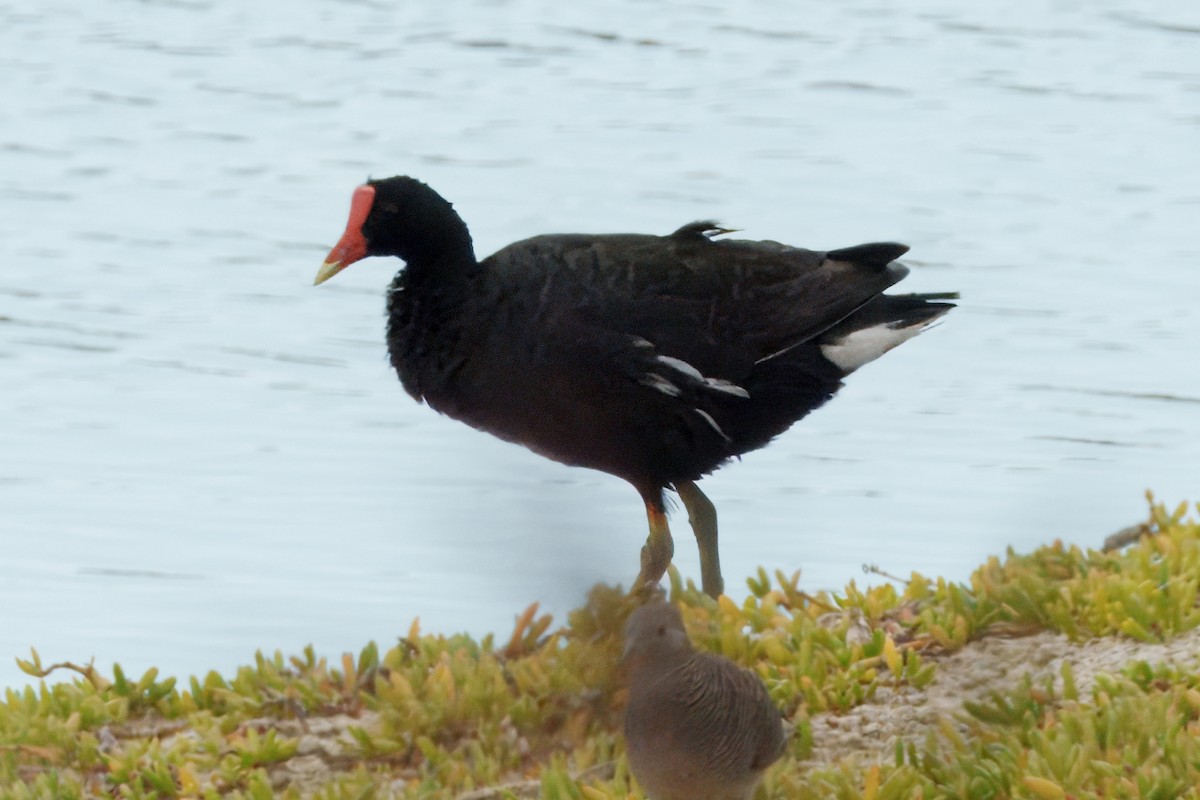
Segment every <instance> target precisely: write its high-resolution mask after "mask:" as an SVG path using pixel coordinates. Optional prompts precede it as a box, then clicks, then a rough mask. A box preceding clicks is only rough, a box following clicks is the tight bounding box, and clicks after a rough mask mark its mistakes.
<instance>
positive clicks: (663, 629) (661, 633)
mask: <svg viewBox="0 0 1200 800" xmlns="http://www.w3.org/2000/svg"><path fill="white" fill-rule="evenodd" d="M658 635H659V636H666V635H667V626H666V625H663V626H662V627H660V628H659V629H658Z"/></svg>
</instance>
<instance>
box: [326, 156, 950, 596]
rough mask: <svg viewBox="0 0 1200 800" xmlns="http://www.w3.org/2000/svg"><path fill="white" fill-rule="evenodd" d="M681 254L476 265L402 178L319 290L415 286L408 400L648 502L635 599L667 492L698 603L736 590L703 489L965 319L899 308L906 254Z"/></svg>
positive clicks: (407, 327) (684, 233)
mask: <svg viewBox="0 0 1200 800" xmlns="http://www.w3.org/2000/svg"><path fill="white" fill-rule="evenodd" d="M727 232H728V231H726V230H724V229H722V228H720V227H718V226H717V225H716V224H715V223H712V222H695V223H692V224H690V225H685V226H683V227H682V228H680V229H679V230H677V231H675V232H674V233H672V234H670V235H669V236H648V235H642V234H604V235H595V234H561V235H550V236H535V237H533V238H532V239H525V240H524V241H520V242H516V243H515V244H510V245H509V246H507V247H505V248H502V249H501V250H499V251H498V252H496V253H494V254H493V255H491V256H489V257H487V258H485V259H483V260H482V261H478V260H476V257H475V250H474V247H473V245H472V243H471V235H470V233H468V231H467V226H466V224H465V223H464V222H463V221H462V219H461V218H460V217H459V216H458V214H457V213H455V211H454V209H453V208H452V207H451V206H450V203H448V202H446V201H445V200H444V199H443V198H442V197H441V196H440V195H438V194H437V192H435V191H433V189H430V188H429V187H428V186H426V185H425V184H423V183H421V182H420V181H417V180H414V179H413V178H407V177H396V178H387V179H386V180H378V181H369V182H368V183H367V184H366V185H364V186H360V187H358V189H356V190H355V192H354V197H353V200H352V201H351V206H350V220H349V223H348V224H347V226H346V231H345V233H344V234H342V238H341V241H339V242H338V244H337V246H335V247H334V248H333V250H332V251H331V252H330V253H329V257H328V258H327V260H326V262H325V265H324V266H323V267H322V268H321V270H320V272H318V273H317V279H316V282H317V283H321V282H323V281H325V280H328V279H329V278H331V277H333V276H334V275H336V274H337V273H338V272H340V271H341V270H343V269H345V268H346V267H347V266H349V265H350V264H352V263H354V262H356V261H358V260H360V259H363V258H366V257H368V256H397V257H399V258H401V259H403V260H404V262H405V263H406V266H405V268H404V269H403V270H401V271H400V272H399V273H398V274H397V275H396V278H395V280H394V281H392V286H391V290H390V291H389V292H388V326H387V344H388V353H389V354H390V355H391V361H392V366H393V367H395V369H396V372H397V373H398V374H399V376H400V382H401V383H402V384H403V385H404V388H405V390H407V391H408V393H409V394H410V395H412V397H413V398H415V399H416V400H418V401H422V400H423V401H424V402H426V403H428V404H429V405H430V406H431V407H432V408H434V409H436V410H437V411H439V412H441V413H443V414H446V415H447V416H450V417H453V418H454V419H457V420H460V421H462V422H465V423H467V424H468V425H471V426H473V427H475V428H478V429H480V430H483V431H487V432H488V433H491V434H492V435H493V436H497V437H499V438H501V439H504V440H505V441H509V442H515V443H517V444H521V445H524V446H526V447H528V448H529V449H531V450H533V451H534V452H537V453H540V454H541V455H544V456H546V457H548V458H552V459H554V460H556V461H560V462H562V463H564V464H570V465H574V466H582V467H590V468H592V469H598V470H602V471H604V472H607V473H609V474H612V475H616V476H618V477H620V478H624V479H625V480H627V481H629V483H631V484H632V485H633V486H634V488H636V489H637V490H638V492H639V493H640V494H641V496H642V501H643V502H644V503H645V506H646V515H647V518H648V519H649V522H650V535H649V537H648V538H647V540H646V546H645V547H643V548H642V561H641V567H642V569H641V572H640V574H639V575H638V578H637V586H638V588H641V587H643V586H646V585H647V584H657V583H658V582H659V580H661V579H662V576H663V573H664V572H666V569H667V566H668V565H669V564H670V563H671V557H672V555H673V553H674V545H673V544H672V541H671V532H670V529H669V528H668V527H667V516H666V505H665V498H664V496H663V492H664V490H665V489H668V488H670V489H674V490H675V491H677V492H678V493H679V498H680V499H681V500H682V501H683V505H684V507H686V508H687V512H688V519H689V521H690V522H691V524H692V529H693V530H694V531H695V534H696V541H697V544H698V545H699V548H700V568H701V577H702V579H703V586H704V591H705V592H707V593H708V594H710V595H712V596H714V597H716V596H717V595H719V594H720V593H721V592H722V590H723V586H724V584H723V581H722V579H721V567H720V562H719V560H718V557H717V512H716V509H715V508H714V507H713V504H712V503H711V502H709V500H708V498H707V497H705V496H704V493H703V492H701V491H700V489H699V488H698V487H697V486H696V481H697V480H699V479H700V477H701V476H703V475H706V474H708V473H709V472H712V471H713V470H715V469H716V468H717V467H719V466H720V465H722V464H724V463H725V462H726V461H728V460H729V459H731V458H735V457H737V456H740V455H742V454H743V453H746V452H749V451H751V450H754V449H757V448H759V447H762V446H764V445H765V444H767V442H769V441H771V439H772V438H774V437H775V436H778V435H779V434H780V433H783V432H784V431H785V430H787V429H788V428H789V427H790V426H791V425H792V423H793V422H795V421H796V420H798V419H800V418H801V417H803V416H804V415H805V414H807V413H808V412H810V411H812V410H813V409H814V408H816V407H818V406H820V405H821V404H822V403H824V402H825V401H827V400H828V399H829V398H830V397H832V396H833V394H834V392H836V391H837V390H838V389H839V388H840V387H841V385H842V379H843V378H844V377H846V376H847V375H849V374H850V373H851V372H853V371H854V370H856V369H858V368H859V367H860V366H862V365H863V364H865V363H867V362H868V361H871V360H872V359H875V358H877V357H879V356H880V355H882V354H883V353H885V352H887V351H888V350H890V349H891V348H893V347H895V346H896V345H898V344H900V343H901V342H903V341H905V340H907V339H910V338H912V337H913V336H915V335H917V333H919V332H920V331H921V330H923V329H924V328H925V327H927V326H928V325H929V324H930V323H931V322H933V320H935V319H936V318H937V317H939V316H941V315H942V314H944V313H946V312H947V311H949V310H950V308H951V307H952V306H951V304H949V303H939V302H931V301H933V300H941V299H946V297H948V295H934V294H924V295H921V294H910V295H886V294H883V290H884V289H886V288H888V287H889V286H891V285H892V284H894V283H896V282H897V281H899V280H900V279H901V278H903V277H904V276H905V275H906V274H908V270H907V268H905V267H903V266H901V265H900V264H897V263H895V259H897V258H899V257H900V256H901V255H902V254H903V253H904V252H905V251H906V250H908V248H907V247H905V246H904V245H902V244H865V245H859V246H858V247H848V248H844V249H841V250H830V251H829V252H817V251H813V250H803V249H801V248H798V247H789V246H787V245H782V244H779V243H778V242H769V241H765V242H755V241H745V240H724V239H722V240H719V241H718V240H715V238H714V237H716V236H717V235H719V234H723V233H727Z"/></svg>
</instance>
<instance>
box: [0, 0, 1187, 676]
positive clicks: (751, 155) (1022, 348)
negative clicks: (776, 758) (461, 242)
mask: <svg viewBox="0 0 1200 800" xmlns="http://www.w3.org/2000/svg"><path fill="white" fill-rule="evenodd" d="M803 6H804V7H803V11H801V10H799V9H800V6H798V5H797V4H795V3H791V2H783V1H782V0H780V1H779V2H764V3H722V4H715V3H714V4H705V3H699V2H695V0H690V1H689V2H669V1H666V0H664V1H662V2H636V3H635V2H633V0H618V2H612V3H603V4H601V3H558V2H546V0H510V1H506V0H464V1H463V2H458V3H441V4H427V3H407V4H395V5H393V4H390V3H386V2H372V1H371V0H356V1H355V2H350V1H349V0H343V1H341V2H335V1H334V0H322V1H321V2H311V3H284V2H281V1H280V0H271V1H269V2H260V3H240V4H239V3H217V2H215V0H162V1H154V0H146V1H144V2H133V0H98V1H97V2H92V3H84V4H80V3H67V2H61V1H60V0H45V2H40V3H37V4H28V3H24V4H17V3H0V45H2V47H0V96H3V97H4V98H5V99H4V102H3V104H2V106H0V248H3V266H2V267H0V537H2V539H0V541H2V543H3V550H2V555H0V608H2V609H3V611H2V612H0V613H2V614H3V619H2V622H0V684H20V683H24V682H25V681H26V678H25V676H24V675H22V674H20V673H19V672H18V671H17V670H16V667H15V665H14V663H13V658H14V657H16V656H25V655H27V654H28V650H29V648H30V647H37V648H38V649H39V651H40V653H41V654H42V657H43V659H44V660H47V661H58V660H67V659H70V660H74V661H86V660H87V659H89V658H93V657H94V658H95V659H96V662H97V664H98V665H99V666H100V667H101V668H103V669H105V670H107V669H110V668H111V664H112V662H114V661H119V662H120V663H121V664H122V666H124V667H125V668H126V670H127V671H129V672H134V673H140V671H141V670H144V669H146V668H147V667H149V666H151V665H156V666H158V667H160V668H161V669H162V670H163V671H164V672H165V673H170V674H179V675H187V674H192V673H196V672H203V671H205V670H207V669H209V668H216V669H220V670H222V671H226V672H228V671H230V670H231V669H232V668H233V667H234V666H236V665H237V664H241V663H246V662H248V661H250V660H251V659H252V657H253V653H254V651H255V649H257V648H263V649H266V650H268V651H270V650H275V649H282V650H283V651H284V652H287V653H291V652H296V651H298V650H299V649H300V648H301V647H303V646H304V645H305V644H306V643H310V642H311V643H313V644H314V645H315V646H316V648H317V650H318V651H319V652H321V653H323V654H326V655H330V656H336V655H337V654H338V653H340V652H341V651H343V650H357V649H358V648H359V647H361V646H362V645H363V644H364V643H365V642H366V641H367V640H369V639H376V640H378V641H380V642H381V643H383V644H384V645H387V644H389V643H390V642H392V641H393V640H394V637H395V636H397V635H399V634H402V633H404V632H405V631H407V630H408V627H409V624H410V622H411V620H412V618H413V617H420V619H421V624H422V627H423V629H424V630H428V631H440V632H446V633H450V632H455V631H464V630H465V631H469V632H471V633H473V634H482V633H485V632H488V631H494V632H498V633H501V634H503V633H505V632H506V631H507V630H508V629H509V627H510V625H511V623H512V620H513V618H514V616H515V615H516V614H517V613H518V612H519V611H520V610H521V609H522V608H524V607H525V606H526V605H527V604H528V603H530V602H532V601H539V602H541V603H542V604H543V607H544V608H545V609H548V610H550V611H552V612H554V613H555V614H556V615H557V616H558V617H559V618H560V619H561V618H562V615H563V613H564V612H565V611H566V610H567V609H569V608H571V607H574V606H576V605H578V604H579V603H580V602H581V601H582V599H583V596H584V592H585V590H586V588H587V587H589V586H590V585H591V584H593V583H595V582H597V581H606V582H610V583H617V582H622V583H625V584H626V585H628V582H629V580H630V579H631V578H632V577H633V575H634V574H635V573H636V569H637V555H638V549H639V547H640V545H641V543H642V541H643V539H644V536H645V518H644V515H643V511H642V506H641V503H640V501H639V499H638V497H637V495H636V493H635V492H634V491H633V490H632V489H631V488H630V487H629V486H627V485H625V484H624V483H622V482H621V481H619V480H617V479H615V478H611V477H608V476H606V475H602V474H599V473H593V472H587V471H582V470H573V469H569V468H567V467H563V466H560V465H558V464H554V463H552V462H549V461H545V460H543V459H541V458H539V457H538V456H535V455H533V454H531V453H529V452H527V451H525V450H523V449H521V448H519V447H515V446H512V445H508V444H504V443H501V442H498V441H496V440H494V439H492V438H490V437H488V436H486V435H484V434H481V433H477V432H475V431H473V430H471V429H469V428H467V427H465V426H462V425H460V424H458V423H455V422H453V421H450V420H448V419H445V418H442V417H439V416H438V415H437V414H436V413H434V412H432V411H431V410H429V409H428V408H425V407H422V406H418V405H417V404H415V403H413V402H412V401H411V400H410V399H409V398H408V397H407V396H406V395H404V393H403V392H402V391H401V389H400V387H399V384H398V382H397V381H396V379H395V376H394V375H393V374H392V373H391V371H390V368H389V366H388V364H387V360H386V354H385V350H384V345H383V324H384V320H383V310H382V308H383V290H384V287H385V286H386V284H387V282H388V281H389V280H390V278H391V276H392V274H393V272H394V271H395V270H396V269H397V268H398V267H399V262H396V261H394V260H392V261H384V260H368V261H365V262H362V263H359V264H356V265H354V266H353V267H352V268H350V269H349V270H347V271H346V272H344V273H342V274H341V275H339V276H338V277H337V278H335V279H334V280H333V281H331V282H329V283H327V284H324V285H322V286H320V287H317V288H314V287H312V286H311V282H312V278H313V275H314V274H315V271H316V269H317V267H318V266H319V264H320V262H321V261H322V260H323V257H324V255H325V254H326V252H327V251H328V248H329V247H330V246H331V245H332V244H333V243H334V242H335V241H336V240H337V238H338V236H339V235H340V234H341V232H342V229H343V226H344V224H345V219H346V213H347V210H348V204H349V197H350V192H351V190H352V189H353V188H354V186H356V185H357V184H358V183H360V182H361V181H362V180H363V179H364V178H365V177H366V176H368V175H373V176H376V177H382V176H386V175H390V174H396V173H408V174H412V175H416V176H418V177H421V178H422V179H424V180H426V181H428V182H429V183H431V184H432V185H433V186H434V187H435V188H436V189H438V190H439V191H440V192H442V193H443V194H444V195H445V196H446V197H447V198H449V199H450V200H451V201H453V202H454V203H455V206H456V208H457V209H458V210H459V211H460V212H461V213H462V215H463V216H464V218H465V219H466V220H467V222H468V224H470V226H471V229H472V232H473V234H474V237H475V242H476V246H477V249H478V251H479V253H480V254H481V255H483V254H486V253H488V252H491V251H492V250H494V249H496V248H498V247H500V246H502V245H504V244H506V243H508V242H510V241H513V240H516V239H520V238H523V237H526V236H529V235H533V234H536V233H544V232H555V231H557V232H563V231H593V232H607V231H642V232H660V233H666V232H669V231H671V230H673V229H674V228H676V227H678V226H679V225H680V224H682V223H684V222H688V221H691V220H695V219H709V218H715V219H718V220H721V221H722V222H723V223H725V224H726V225H728V226H730V227H736V228H740V229H742V233H741V234H739V235H740V236H744V237H751V238H771V239H778V240H782V241H786V242H789V243H793V244H798V245H803V246H809V247H814V248H830V247H838V246H846V245H851V244H856V243H860V242H864V241H873V240H898V241H903V242H907V243H908V244H909V245H911V246H912V248H913V249H912V253H911V258H910V259H908V263H909V264H910V265H911V266H912V267H913V272H912V275H911V276H910V277H909V278H908V279H907V280H906V281H905V283H904V284H903V287H902V288H903V289H906V290H909V291H945V290H958V291H960V292H962V297H963V299H962V303H961V306H960V308H958V309H957V310H956V311H955V312H953V313H952V314H951V315H949V317H947V318H946V320H945V322H944V324H942V325H941V326H939V327H937V328H935V329H934V330H931V331H929V332H928V333H926V334H925V335H922V336H921V337H919V338H917V339H916V340H913V341H912V342H909V343H907V344H905V345H904V346H903V347H901V348H899V349H898V350H896V351H894V352H892V353H890V354H889V355H887V356H886V357H884V358H883V359H882V360H880V361H879V362H876V363H874V364H871V365H870V366H868V367H866V368H864V369H863V370H862V371H860V372H859V373H857V374H856V375H854V376H853V377H852V378H851V380H850V381H849V382H848V385H847V386H846V388H845V389H844V390H843V391H842V392H841V394H840V395H839V397H838V398H837V399H836V400H835V401H834V402H833V403H832V404H830V405H829V406H827V407H826V408H824V409H821V410H820V411H818V412H816V413H814V414H813V415H812V416H810V417H809V418H807V419H806V420H805V421H803V422H802V423H800V424H799V425H798V426H796V427H795V428H794V429H793V430H792V431H790V432H789V433H787V434H786V435H785V436H783V437H782V438H780V439H779V440H778V441H776V442H775V443H774V444H772V445H771V446H770V447H769V448H767V449H765V450H762V451H759V452H756V453H752V454H750V455H748V456H747V457H746V458H745V459H744V460H743V461H742V462H740V463H734V464H732V465H730V466H728V467H726V468H725V469H723V470H722V471H720V472H718V473H717V474H715V475H714V476H712V477H711V478H709V479H707V480H706V481H705V482H704V484H703V486H704V487H705V489H706V491H707V492H708V494H709V496H710V497H712V498H713V500H714V501H715V502H716V504H717V506H718V508H719V510H720V514H721V524H722V537H723V540H722V545H723V546H722V556H723V560H724V568H725V573H726V577H727V579H728V583H729V588H730V592H731V594H733V595H734V596H735V598H736V599H739V600H740V598H741V597H743V596H744V595H745V592H746V589H745V586H744V583H743V580H742V579H743V578H744V577H745V576H747V575H750V574H752V573H753V571H754V570H755V569H756V567H757V566H758V565H766V566H768V567H770V568H772V569H774V568H780V569H783V570H785V571H788V572H790V571H792V570H795V569H801V570H803V578H802V580H803V583H804V585H806V586H808V587H810V588H814V589H815V588H823V587H836V586H841V585H844V583H845V582H846V581H847V580H849V579H852V578H855V577H856V576H858V577H859V579H860V580H864V579H863V578H862V576H861V573H860V566H861V565H862V564H863V563H864V562H873V563H877V564H879V565H880V566H881V567H883V568H885V569H886V570H888V571H889V572H892V573H899V574H906V573H908V572H909V571H912V570H917V571H919V572H922V573H924V574H940V575H946V576H948V577H951V578H954V579H963V578H965V577H966V576H967V575H968V574H969V572H970V570H971V569H972V568H973V567H975V566H976V565H978V564H979V563H980V562H981V561H982V560H983V559H985V558H986V557H987V556H988V555H989V554H996V553H1002V552H1003V551H1004V549H1005V548H1006V547H1009V546H1012V547H1015V548H1018V549H1021V550H1027V549H1030V548H1033V547H1035V546H1037V545H1039V544H1042V543H1045V542H1048V541H1051V540H1053V539H1055V538H1061V539H1063V540H1066V541H1069V542H1072V543H1078V544H1081V545H1097V544H1098V543H1099V542H1100V541H1101V540H1102V539H1103V537H1104V536H1105V535H1106V534H1109V533H1111V532H1112V531H1113V530H1114V529H1115V528H1118V527H1121V526H1122V525H1125V524H1129V523H1131V522H1134V521H1137V520H1138V519H1140V518H1141V517H1142V516H1143V514H1144V508H1145V501H1144V499H1143V492H1144V490H1145V489H1147V488H1151V489H1153V490H1154V491H1155V492H1157V493H1158V495H1159V496H1160V497H1161V498H1162V499H1163V500H1165V501H1167V502H1169V503H1171V504H1172V505H1173V504H1175V503H1177V502H1178V501H1180V500H1182V499H1186V498H1191V499H1193V500H1195V499H1198V498H1200V467H1198V465H1200V444H1198V438H1197V421H1198V420H1200V368H1198V367H1197V355H1196V351H1197V346H1198V344H1200V316H1198V315H1197V310H1196V308H1197V300H1198V298H1200V291H1198V290H1200V243H1198V242H1200V237H1198V233H1200V225H1198V223H1200V169H1198V167H1200V7H1198V6H1197V5H1196V4H1195V3H1191V2H1183V0H1148V1H1144V2H1137V3H1134V2H1131V1H1125V2H1119V1H1118V0H1094V1H1093V2H1066V1H1063V2H1051V1H1050V0H1045V1H1044V2H1043V1H1042V0H1036V1H1035V2H1032V3H1027V4H1022V5H1020V6H1016V7H1014V6H1011V5H998V4H963V3H954V2H949V1H948V0H918V1H917V2H911V3H904V4H878V3H873V2H870V0H849V1H848V2H844V3H825V4H803ZM675 528H676V531H677V534H678V536H677V548H676V553H677V562H676V563H677V564H678V566H679V568H680V569H681V570H682V572H683V573H684V574H685V575H686V576H689V577H695V576H697V575H698V564H697V559H696V555H695V547H694V544H693V542H692V541H691V536H690V533H689V531H688V528H687V525H686V521H685V519H684V515H681V514H676V515H675ZM866 580H879V579H877V578H871V579H866Z"/></svg>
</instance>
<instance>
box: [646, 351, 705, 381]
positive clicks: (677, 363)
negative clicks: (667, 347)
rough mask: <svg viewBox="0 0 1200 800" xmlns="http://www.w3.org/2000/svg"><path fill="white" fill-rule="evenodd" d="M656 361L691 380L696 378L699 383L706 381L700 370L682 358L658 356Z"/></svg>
mask: <svg viewBox="0 0 1200 800" xmlns="http://www.w3.org/2000/svg"><path fill="white" fill-rule="evenodd" d="M654 360H655V361H657V362H659V363H660V364H664V365H665V366H668V367H670V368H671V369H673V370H677V371H679V372H682V373H683V374H684V375H687V376H688V377H689V378H694V379H695V380H698V381H702V380H704V376H703V375H701V374H700V370H698V369H696V368H695V367H693V366H692V365H691V364H689V363H687V362H686V361H684V360H683V359H681V358H671V356H656V357H655V359H654Z"/></svg>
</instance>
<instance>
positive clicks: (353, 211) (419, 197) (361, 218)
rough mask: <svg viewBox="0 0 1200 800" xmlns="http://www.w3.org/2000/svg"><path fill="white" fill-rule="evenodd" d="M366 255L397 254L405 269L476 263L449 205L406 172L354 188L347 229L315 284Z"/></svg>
mask: <svg viewBox="0 0 1200 800" xmlns="http://www.w3.org/2000/svg"><path fill="white" fill-rule="evenodd" d="M368 256H397V257H399V258H402V259H404V261H406V262H407V263H408V264H409V266H410V267H411V266H413V265H414V264H416V265H421V264H436V263H437V262H446V263H448V264H453V263H461V262H463V261H465V262H468V263H470V264H474V261H475V256H474V252H473V250H472V249H471V236H470V234H469V233H468V232H467V226H466V225H465V224H464V223H463V221H462V219H461V218H460V217H459V216H458V214H457V213H455V211H454V208H453V206H451V205H450V203H449V202H447V201H446V200H445V199H444V198H443V197H442V196H441V195H439V194H438V193H437V192H435V191H434V190H433V189H430V188H429V187H428V186H426V185H425V184H424V183H421V182H420V181H419V180H417V179H416V178H410V177H408V176H405V175H400V176H397V177H394V178H384V179H382V180H377V181H373V180H368V181H367V182H366V183H364V184H363V185H362V186H359V187H358V188H357V189H355V190H354V194H353V195H352V196H351V198H350V219H349V221H348V222H347V223H346V232H345V233H343V234H342V238H341V239H340V240H339V241H338V243H337V244H336V245H334V248H333V249H332V250H330V251H329V255H328V257H326V259H325V263H324V265H322V267H321V269H320V271H318V272H317V277H316V280H315V281H314V284H316V283H323V282H325V281H327V280H329V279H330V278H332V277H333V276H334V275H336V274H338V273H339V272H341V271H342V270H344V269H345V268H346V267H348V266H350V265H351V264H353V263H354V262H355V261H359V260H361V259H364V258H367V257H368Z"/></svg>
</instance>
